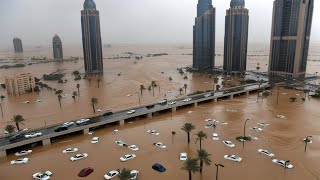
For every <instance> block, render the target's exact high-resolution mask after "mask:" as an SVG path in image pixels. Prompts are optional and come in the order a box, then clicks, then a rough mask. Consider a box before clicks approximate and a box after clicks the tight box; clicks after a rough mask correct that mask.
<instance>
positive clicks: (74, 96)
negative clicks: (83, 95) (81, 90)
mask: <svg viewBox="0 0 320 180" xmlns="http://www.w3.org/2000/svg"><path fill="white" fill-rule="evenodd" d="M77 95H78V93H77V92H76V91H73V93H72V98H73V100H74V101H75V100H76V96H77Z"/></svg>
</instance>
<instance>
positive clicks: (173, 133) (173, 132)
mask: <svg viewBox="0 0 320 180" xmlns="http://www.w3.org/2000/svg"><path fill="white" fill-rule="evenodd" d="M171 134H172V144H173V138H174V136H175V135H176V132H175V131H172V132H171Z"/></svg>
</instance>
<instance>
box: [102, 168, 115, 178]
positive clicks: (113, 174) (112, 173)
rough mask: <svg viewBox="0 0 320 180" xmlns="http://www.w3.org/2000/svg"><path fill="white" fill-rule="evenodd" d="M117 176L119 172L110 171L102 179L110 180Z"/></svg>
mask: <svg viewBox="0 0 320 180" xmlns="http://www.w3.org/2000/svg"><path fill="white" fill-rule="evenodd" d="M118 174H119V171H117V170H112V171H109V172H108V173H106V174H105V175H104V176H103V177H104V179H112V178H114V177H116V176H117V175H118Z"/></svg>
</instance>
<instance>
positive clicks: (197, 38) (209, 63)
mask: <svg viewBox="0 0 320 180" xmlns="http://www.w3.org/2000/svg"><path fill="white" fill-rule="evenodd" d="M215 21H216V9H215V8H214V7H213V6H212V0H198V5H197V17H196V19H195V25H194V26H193V68H195V69H213V68H214V60H215V25H216V23H215Z"/></svg>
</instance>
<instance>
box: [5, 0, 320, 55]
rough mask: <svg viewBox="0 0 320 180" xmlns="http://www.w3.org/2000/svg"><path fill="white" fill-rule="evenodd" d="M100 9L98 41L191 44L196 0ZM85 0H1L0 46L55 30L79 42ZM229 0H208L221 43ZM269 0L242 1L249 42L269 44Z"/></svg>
mask: <svg viewBox="0 0 320 180" xmlns="http://www.w3.org/2000/svg"><path fill="white" fill-rule="evenodd" d="M94 1H95V2H96V5H97V10H99V12H100V23H101V36H102V43H103V44H177V45H178V44H190V45H192V38H193V36H192V27H193V25H194V19H195V17H196V10H197V3H198V1H197V0H152V1H151V0H135V1H132V0H127V1H125V0H123V1H121V0H94ZM83 2H84V0H67V1H66V0H42V1H40V0H1V2H0V23H1V25H2V26H1V29H0V40H1V41H0V48H6V49H7V48H13V44H12V40H13V38H14V37H19V38H21V39H22V42H23V46H24V47H30V46H40V45H41V46H44V47H48V46H51V44H52V37H53V36H54V35H55V34H58V35H59V36H60V38H61V40H62V42H63V44H64V45H66V46H67V45H79V46H81V45H82V37H81V22H80V17H81V14H80V11H81V10H82V9H83ZM229 3H230V1H229V0H224V1H221V0H219V1H218V0H213V6H214V7H215V8H216V44H217V46H221V45H223V39H224V27H225V25H224V17H225V11H226V9H228V8H229ZM272 5H273V0H261V1H256V0H246V8H248V9H249V16H250V20H249V21H250V22H249V47H250V44H265V45H266V46H268V44H269V41H270V33H271V21H272ZM319 9H320V1H315V7H314V14H313V24H312V33H311V44H320V34H319V33H317V32H319V31H320V18H319V17H320V11H317V10H319Z"/></svg>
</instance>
